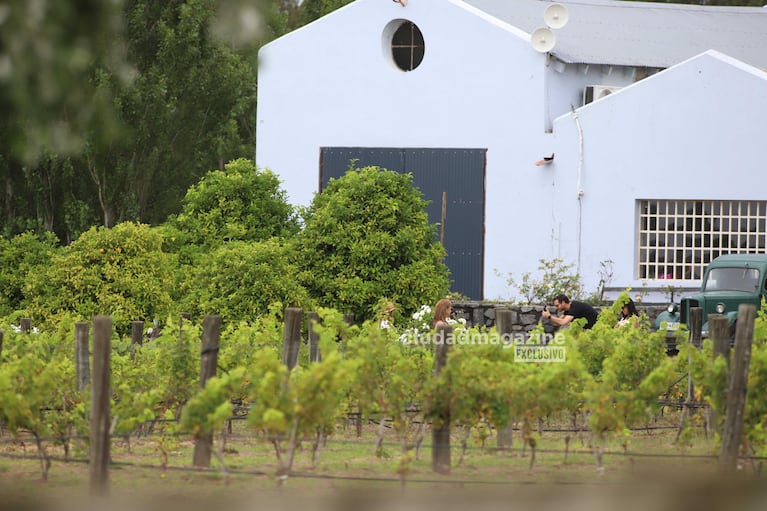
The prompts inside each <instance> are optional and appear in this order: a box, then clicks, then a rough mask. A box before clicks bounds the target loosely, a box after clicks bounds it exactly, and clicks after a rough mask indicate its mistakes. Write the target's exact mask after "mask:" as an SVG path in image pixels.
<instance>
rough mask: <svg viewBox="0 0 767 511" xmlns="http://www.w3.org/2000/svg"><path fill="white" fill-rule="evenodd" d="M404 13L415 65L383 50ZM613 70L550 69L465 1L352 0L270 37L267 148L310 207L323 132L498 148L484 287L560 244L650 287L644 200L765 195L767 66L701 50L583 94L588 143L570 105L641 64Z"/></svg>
mask: <svg viewBox="0 0 767 511" xmlns="http://www.w3.org/2000/svg"><path fill="white" fill-rule="evenodd" d="M510 1H511V0H510ZM398 19H407V20H410V21H412V22H413V23H415V24H416V25H417V26H418V27H419V28H420V30H421V32H422V33H423V36H424V41H425V48H426V49H425V57H424V60H423V63H422V64H421V65H420V66H419V67H418V68H417V69H416V70H414V71H412V72H402V71H400V70H398V69H396V68H395V67H394V66H393V65H392V64H391V63H390V62H389V59H388V57H387V55H389V54H390V53H389V52H390V50H389V46H388V41H387V40H386V38H385V37H384V36H383V34H384V32H385V30H386V27H387V25H388V24H390V23H392V22H393V21H395V20H398ZM549 64H550V63H549ZM608 70H609V68H605V67H601V66H590V67H589V68H585V67H584V66H582V65H572V64H568V65H567V66H565V68H564V69H560V70H554V69H552V68H551V67H550V66H547V56H546V55H545V54H540V53H537V52H535V51H534V50H533V49H532V48H531V47H530V44H529V42H528V36H527V35H526V34H524V33H522V32H520V31H519V30H517V29H515V28H514V27H510V26H508V25H504V24H502V23H499V22H497V21H494V20H492V19H490V18H488V17H487V16H485V15H482V14H481V13H479V12H477V11H474V10H472V9H471V8H469V7H467V6H466V5H465V4H463V3H462V2H460V1H459V0H448V1H445V0H418V1H417V2H416V1H412V2H409V3H408V5H407V7H405V8H403V7H402V6H400V5H399V4H398V3H395V2H391V1H385V0H357V1H356V2H354V3H352V4H349V5H347V6H345V7H344V8H342V9H339V10H338V11H335V12H334V13H331V14H330V15H328V16H325V17H324V18H322V19H320V20H318V21H317V22H315V23H312V24H310V25H308V26H305V27H303V28H301V29H299V30H297V31H295V32H292V33H290V34H288V35H286V36H284V37H282V38H280V39H278V40H277V41H274V42H272V43H270V44H269V45H267V46H265V47H264V48H262V50H261V52H260V69H259V77H258V84H259V98H258V133H257V148H256V162H257V164H258V165H259V166H261V167H268V168H270V169H272V170H273V171H275V172H276V173H277V174H278V175H279V176H280V178H281V179H282V181H283V188H284V189H285V190H286V191H287V193H288V198H289V201H290V202H291V203H292V204H296V205H306V204H309V202H310V201H311V200H312V198H313V196H314V194H315V193H316V192H317V191H318V189H319V157H320V148H321V147H325V146H352V147H399V148H407V147H413V148H419V147H434V148H450V147H455V148H487V167H486V173H487V174H486V201H485V220H486V226H485V253H484V298H486V299H496V298H501V299H505V298H510V297H512V296H513V294H514V292H513V290H511V289H509V288H508V286H507V285H506V278H507V274H508V273H512V274H513V275H514V276H515V277H517V278H519V277H521V275H522V273H524V272H528V271H529V272H533V273H535V272H536V268H537V267H538V263H539V260H540V259H551V258H554V257H559V258H562V259H564V260H565V262H566V263H578V262H579V263H580V264H579V269H580V272H581V275H582V279H583V283H584V286H585V288H586V290H587V291H593V290H595V289H596V286H597V283H598V280H599V275H598V271H599V265H600V262H601V261H605V260H608V259H609V260H612V261H614V278H613V282H612V283H611V285H613V286H623V287H626V286H631V287H633V288H634V289H636V290H639V289H640V288H642V285H643V282H641V281H639V280H637V278H636V274H635V267H636V254H635V245H636V243H635V238H636V235H635V223H636V220H635V207H636V206H635V204H636V200H637V199H658V198H672V199H685V198H689V199H698V200H700V199H708V198H711V199H714V198H717V199H732V200H737V199H759V200H763V199H764V189H765V186H764V185H765V183H764V181H765V180H766V179H767V177H766V175H765V173H764V163H763V161H764V143H763V142H762V140H761V139H762V138H763V137H764V133H765V129H764V128H765V127H766V126H767V85H766V84H767V80H766V79H765V73H764V72H762V71H758V70H756V69H755V68H752V67H749V66H747V65H744V64H742V63H740V62H738V61H735V60H733V59H730V58H728V57H726V56H723V55H721V54H718V53H716V52H709V53H706V54H704V55H702V56H699V57H696V58H694V59H691V60H690V61H687V62H685V63H682V64H680V65H678V66H675V67H673V68H670V69H668V70H666V71H664V72H662V73H658V74H656V75H654V76H652V77H650V78H647V79H645V80H642V81H641V82H638V83H635V84H633V85H630V86H627V87H625V88H624V89H623V90H621V91H620V92H618V93H615V94H613V95H611V96H610V97H608V98H605V99H602V100H600V101H597V102H595V103H592V104H590V105H587V106H585V107H582V108H577V110H576V114H577V118H578V122H579V123H580V125H581V128H582V133H583V151H582V153H581V152H580V150H579V132H578V129H577V128H576V122H575V120H574V116H573V114H572V113H564V112H568V111H569V110H570V105H571V104H572V103H573V102H574V101H575V102H577V104H576V105H575V106H576V107H577V106H579V105H580V103H579V102H578V101H579V98H580V91H581V90H582V87H583V85H588V84H612V85H628V84H629V83H630V82H631V78H632V75H631V72H630V70H629V69H628V68H626V69H613V70H612V71H609V72H610V73H615V74H610V75H605V72H606V71H608ZM561 113H564V115H562V116H561V117H558V118H556V119H554V120H553V122H552V120H551V117H552V116H554V115H557V114H561ZM552 127H553V133H552V132H551V128H552ZM547 131H549V132H547ZM551 153H555V155H556V156H555V160H554V163H553V164H551V165H544V166H542V167H536V166H535V165H534V163H535V162H536V161H538V160H540V159H541V158H543V157H544V156H548V155H550V154H551ZM581 157H582V166H581V165H579V161H581ZM579 168H580V177H581V180H580V187H581V189H582V190H583V196H582V200H581V201H579V200H578V195H577V190H578V176H579ZM717 177H721V178H720V179H716V178H717ZM579 218H580V219H581V223H580V225H581V230H580V236H579V235H578V232H579V228H578V225H579V222H578V220H579ZM520 240H525V241H524V242H520ZM644 284H648V285H650V286H654V285H661V284H663V285H668V284H675V283H674V282H671V281H664V282H657V281H656V282H647V283H644ZM677 284H679V285H680V286H689V283H677Z"/></svg>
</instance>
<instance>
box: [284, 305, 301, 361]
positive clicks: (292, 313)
mask: <svg viewBox="0 0 767 511" xmlns="http://www.w3.org/2000/svg"><path fill="white" fill-rule="evenodd" d="M303 314H304V310H303V309H301V308H299V307H288V308H287V309H285V330H284V332H283V335H282V363H283V364H285V365H286V366H288V369H293V368H294V367H296V364H297V363H298V350H299V349H300V348H301V317H302V316H303Z"/></svg>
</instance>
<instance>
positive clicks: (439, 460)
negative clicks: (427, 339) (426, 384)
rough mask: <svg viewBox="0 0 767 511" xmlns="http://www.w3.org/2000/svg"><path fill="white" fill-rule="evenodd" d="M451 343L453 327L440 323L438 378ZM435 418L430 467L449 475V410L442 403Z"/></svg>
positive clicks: (436, 335)
mask: <svg viewBox="0 0 767 511" xmlns="http://www.w3.org/2000/svg"><path fill="white" fill-rule="evenodd" d="M452 342H453V327H452V326H451V325H448V324H445V323H442V324H440V326H439V327H437V332H436V334H435V344H436V348H437V353H436V357H435V359H434V374H435V375H437V376H439V373H440V372H442V369H443V368H444V367H445V365H447V355H448V351H449V350H450V346H451V345H452ZM437 406H441V407H442V409H441V410H439V412H438V415H437V418H436V419H434V423H433V425H432V430H431V438H432V441H431V467H432V470H433V471H434V472H437V473H439V474H449V473H450V408H449V405H448V404H447V403H442V404H441V405H439V404H438V405H437Z"/></svg>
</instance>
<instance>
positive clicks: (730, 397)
mask: <svg viewBox="0 0 767 511" xmlns="http://www.w3.org/2000/svg"><path fill="white" fill-rule="evenodd" d="M755 319H756V306H754V305H752V304H741V305H740V307H738V322H737V326H736V329H735V352H734V353H733V356H732V363H731V365H730V367H731V369H732V371H731V372H730V376H729V378H728V382H729V386H728V389H727V413H726V416H725V418H724V432H723V433H722V450H721V451H720V452H719V468H720V470H721V471H722V472H725V473H732V472H734V471H735V468H736V467H737V462H738V450H739V449H740V438H741V435H742V433H743V412H744V410H745V408H746V391H747V390H748V366H749V364H750V363H751V344H752V342H753V340H754V320H755ZM757 397H758V398H759V399H761V398H762V396H757Z"/></svg>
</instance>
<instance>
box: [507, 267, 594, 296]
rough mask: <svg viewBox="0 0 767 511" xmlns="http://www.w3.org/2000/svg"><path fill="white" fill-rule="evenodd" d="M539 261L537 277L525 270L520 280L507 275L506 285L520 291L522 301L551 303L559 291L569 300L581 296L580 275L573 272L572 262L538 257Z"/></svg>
mask: <svg viewBox="0 0 767 511" xmlns="http://www.w3.org/2000/svg"><path fill="white" fill-rule="evenodd" d="M539 263H540V264H539V265H538V271H539V273H540V274H539V275H538V276H537V277H534V276H533V275H532V273H531V272H526V273H523V274H522V278H521V280H519V281H517V280H516V279H514V276H513V275H512V274H511V273H509V275H508V278H507V283H508V285H509V286H512V287H515V288H516V289H517V290H518V291H519V292H520V293H522V300H523V301H524V303H526V304H544V303H551V302H552V301H553V300H554V297H555V296H556V295H558V294H559V293H564V294H566V295H567V296H568V298H570V299H571V300H578V299H580V298H581V296H582V295H583V286H582V285H581V276H580V275H579V274H578V273H575V272H573V266H575V265H574V264H565V262H564V260H562V259H551V260H549V261H547V260H545V259H540V260H539Z"/></svg>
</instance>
